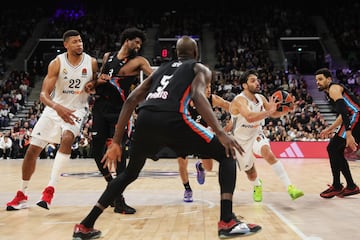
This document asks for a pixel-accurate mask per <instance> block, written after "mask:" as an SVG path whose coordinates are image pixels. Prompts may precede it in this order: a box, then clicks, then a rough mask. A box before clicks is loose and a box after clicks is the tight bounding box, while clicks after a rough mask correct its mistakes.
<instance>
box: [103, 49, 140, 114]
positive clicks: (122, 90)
mask: <svg viewBox="0 0 360 240" xmlns="http://www.w3.org/2000/svg"><path fill="white" fill-rule="evenodd" d="M116 55H117V52H111V53H110V55H109V58H108V59H107V61H106V63H105V65H104V67H103V69H102V73H106V74H108V75H109V76H110V77H111V79H110V81H108V82H106V83H104V84H100V85H98V86H96V95H97V96H98V97H100V99H105V100H108V101H109V102H110V103H112V104H113V105H117V106H119V105H120V107H121V106H122V104H123V102H124V101H125V100H126V98H127V97H128V95H129V94H130V91H131V87H132V86H133V85H137V84H138V83H139V78H138V76H137V75H136V76H119V75H117V74H118V72H119V71H120V69H121V68H122V67H123V66H124V65H125V64H126V63H127V62H128V61H129V60H130V59H131V58H130V57H129V58H124V59H118V58H117V57H116Z"/></svg>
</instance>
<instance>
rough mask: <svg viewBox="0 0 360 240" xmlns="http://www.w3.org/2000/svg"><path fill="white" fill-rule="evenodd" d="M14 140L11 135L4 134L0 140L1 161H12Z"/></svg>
mask: <svg viewBox="0 0 360 240" xmlns="http://www.w3.org/2000/svg"><path fill="white" fill-rule="evenodd" d="M11 148H12V140H11V138H10V136H9V133H2V136H1V138H0V159H10V154H11Z"/></svg>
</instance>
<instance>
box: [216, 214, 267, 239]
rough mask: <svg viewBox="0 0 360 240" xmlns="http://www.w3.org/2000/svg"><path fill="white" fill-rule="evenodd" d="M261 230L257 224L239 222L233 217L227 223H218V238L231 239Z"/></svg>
mask: <svg viewBox="0 0 360 240" xmlns="http://www.w3.org/2000/svg"><path fill="white" fill-rule="evenodd" d="M260 230H261V226H259V225H257V224H251V223H244V222H241V221H240V220H239V219H237V218H236V217H233V219H231V220H230V221H229V222H224V221H220V222H219V223H218V235H219V238H231V237H236V236H247V235H252V234H255V233H257V232H259V231H260Z"/></svg>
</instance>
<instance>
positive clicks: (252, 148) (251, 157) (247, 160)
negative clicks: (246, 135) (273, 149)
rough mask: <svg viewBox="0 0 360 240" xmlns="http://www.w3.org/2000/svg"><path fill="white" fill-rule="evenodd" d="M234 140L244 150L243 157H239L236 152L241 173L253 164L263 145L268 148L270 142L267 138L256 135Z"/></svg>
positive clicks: (262, 135)
mask: <svg viewBox="0 0 360 240" xmlns="http://www.w3.org/2000/svg"><path fill="white" fill-rule="evenodd" d="M236 140H237V141H238V142H239V144H240V146H241V147H242V148H243V149H244V151H245V152H244V153H243V155H240V154H239V153H238V152H237V151H236V158H237V161H238V163H239V168H240V170H241V171H247V170H249V169H250V168H252V166H253V165H254V163H255V159H256V156H255V154H256V155H258V156H261V148H262V147H263V146H265V145H269V146H270V141H269V139H268V138H266V137H265V135H264V134H262V133H261V134H258V135H255V136H254V137H252V138H250V139H247V140H242V139H238V138H236Z"/></svg>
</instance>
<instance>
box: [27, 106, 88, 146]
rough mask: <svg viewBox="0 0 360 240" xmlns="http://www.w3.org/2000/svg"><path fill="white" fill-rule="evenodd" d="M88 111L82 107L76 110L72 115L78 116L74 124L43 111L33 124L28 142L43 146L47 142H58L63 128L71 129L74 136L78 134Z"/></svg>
mask: <svg viewBox="0 0 360 240" xmlns="http://www.w3.org/2000/svg"><path fill="white" fill-rule="evenodd" d="M87 113H88V111H87V110H86V109H85V108H83V109H79V110H76V111H75V112H74V115H75V116H77V117H78V120H77V121H75V124H74V125H71V124H69V123H66V122H64V120H63V119H62V118H61V117H60V116H59V115H57V114H53V113H52V112H50V111H44V112H43V113H42V115H41V116H40V118H39V120H38V121H37V123H36V124H35V126H34V129H33V131H32V133H31V140H30V143H31V144H33V145H36V146H39V147H42V148H44V147H45V146H46V144H47V143H57V144H59V143H60V140H61V135H62V133H63V132H64V131H65V130H69V131H71V132H72V133H73V134H74V136H75V137H76V136H77V135H79V134H80V131H81V128H82V126H83V124H84V121H85V120H86V119H85V117H86V116H87Z"/></svg>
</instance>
